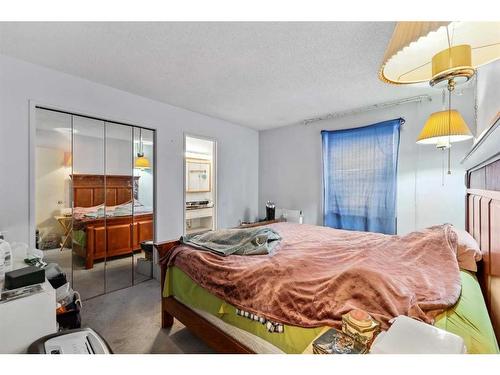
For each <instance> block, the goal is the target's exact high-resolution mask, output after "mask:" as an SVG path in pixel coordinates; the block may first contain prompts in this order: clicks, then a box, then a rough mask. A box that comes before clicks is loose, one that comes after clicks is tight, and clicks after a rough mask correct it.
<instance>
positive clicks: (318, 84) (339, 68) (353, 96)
mask: <svg viewBox="0 0 500 375" xmlns="http://www.w3.org/2000/svg"><path fill="white" fill-rule="evenodd" d="M393 28H394V23H391V22H292V23H290V22H272V23H263V22H250V23H220V22H208V23H203V22H201V23H199V22H189V23H175V22H161V23H149V22H148V23H128V22H127V23H111V22H105V23H50V22H49V23H5V22H4V23H0V52H1V53H2V54H5V55H11V56H14V57H17V58H20V59H23V60H26V61H29V62H33V63H36V64H40V65H44V66H47V67H50V68H53V69H56V70H59V71H63V72H66V73H69V74H73V75H76V76H79V77H83V78H86V79H89V80H91V81H95V82H99V83H102V84H105V85H108V86H112V87H116V88H119V89H122V90H125V91H128V92H131V93H134V94H138V95H142V96H145V97H148V98H152V99H155V100H159V101H162V102H165V103H170V104H173V105H176V106H179V107H182V108H186V109H189V110H192V111H196V112H200V113H204V114H207V115H210V116H213V117H217V118H221V119H224V120H227V121H231V122H234V123H237V124H241V125H245V126H249V127H252V128H255V129H268V128H273V127H278V126H283V125H289V124H294V123H298V122H300V121H302V120H304V119H306V118H311V117H316V116H319V115H323V114H326V113H330V112H336V111H343V110H349V109H353V108H356V107H360V106H365V105H370V104H376V103H380V102H384V101H388V100H394V99H399V98H403V97H408V96H415V95H419V94H422V93H428V92H432V91H431V90H430V89H429V88H427V87H409V86H391V85H387V84H383V83H382V82H380V81H379V80H378V78H377V71H378V68H379V66H380V62H381V59H382V57H383V54H384V52H385V48H386V46H387V43H388V41H389V39H390V37H391V34H392V31H393Z"/></svg>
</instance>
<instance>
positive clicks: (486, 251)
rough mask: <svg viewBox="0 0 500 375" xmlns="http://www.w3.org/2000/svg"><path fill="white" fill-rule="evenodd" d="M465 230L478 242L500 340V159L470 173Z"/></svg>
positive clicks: (485, 286)
mask: <svg viewBox="0 0 500 375" xmlns="http://www.w3.org/2000/svg"><path fill="white" fill-rule="evenodd" d="M466 183H467V195H466V225H465V227H466V229H467V231H468V232H469V233H470V234H471V235H472V236H473V237H474V238H475V240H476V241H477V242H478V243H479V246H480V248H481V251H482V253H483V260H482V262H480V264H479V270H478V275H477V276H478V279H479V281H480V284H481V289H482V291H483V295H484V300H485V302H486V306H487V308H488V312H489V313H490V319H491V322H492V324H493V329H494V330H495V334H496V337H497V340H498V341H500V160H495V161H492V162H490V163H488V164H485V165H482V166H480V167H478V168H472V169H471V170H469V171H468V172H467V176H466Z"/></svg>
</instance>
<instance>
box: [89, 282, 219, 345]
mask: <svg viewBox="0 0 500 375" xmlns="http://www.w3.org/2000/svg"><path fill="white" fill-rule="evenodd" d="M160 312H161V299H160V284H159V282H158V281H156V280H154V279H153V280H149V281H145V282H143V283H141V284H139V285H136V286H133V287H130V288H126V289H122V290H118V291H116V292H113V293H109V294H105V295H103V296H99V297H96V298H92V299H91V300H88V301H86V302H84V305H83V311H82V326H84V327H90V328H92V329H94V330H96V331H97V332H99V333H100V334H101V335H102V336H103V337H104V338H105V339H106V341H107V342H108V344H109V345H110V346H111V348H112V349H113V351H114V352H115V353H213V350H212V349H211V348H210V347H208V346H207V345H206V344H205V343H204V342H203V341H201V340H199V339H198V338H197V337H196V336H194V335H193V334H192V333H191V332H189V331H188V330H187V329H186V328H185V327H184V326H183V325H182V324H181V323H179V322H178V321H177V320H175V322H174V325H173V326H172V327H171V328H169V329H161V324H160V319H161V318H160Z"/></svg>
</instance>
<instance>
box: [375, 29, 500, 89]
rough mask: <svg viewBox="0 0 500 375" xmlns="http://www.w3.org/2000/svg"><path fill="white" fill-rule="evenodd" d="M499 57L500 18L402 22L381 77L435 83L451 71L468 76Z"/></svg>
mask: <svg viewBox="0 0 500 375" xmlns="http://www.w3.org/2000/svg"><path fill="white" fill-rule="evenodd" d="M448 36H449V38H450V39H449V41H448ZM449 42H450V44H451V47H452V48H450V44H449ZM455 47H456V48H455ZM440 53H441V54H440ZM438 54H440V55H438ZM498 58H500V22H398V23H397V24H396V27H395V29H394V33H393V35H392V38H391V40H390V42H389V45H388V47H387V50H386V52H385V55H384V58H383V61H382V65H381V67H380V70H379V78H380V79H381V80H382V81H384V82H388V83H394V84H411V83H418V82H431V85H432V84H433V82H439V81H440V80H441V79H447V75H448V74H449V75H450V76H456V75H458V76H460V75H462V76H465V77H466V78H467V79H468V78H470V76H472V75H473V74H474V71H473V69H475V68H477V67H479V66H481V65H484V64H487V63H489V62H491V61H494V60H496V59H498ZM450 73H451V74H450Z"/></svg>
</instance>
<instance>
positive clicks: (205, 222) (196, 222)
mask: <svg viewBox="0 0 500 375" xmlns="http://www.w3.org/2000/svg"><path fill="white" fill-rule="evenodd" d="M213 217H214V208H213V207H207V208H196V209H191V210H186V233H187V234H191V233H198V232H205V231H208V230H212V229H213Z"/></svg>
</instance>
